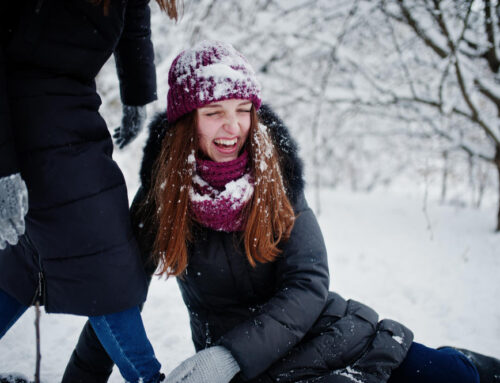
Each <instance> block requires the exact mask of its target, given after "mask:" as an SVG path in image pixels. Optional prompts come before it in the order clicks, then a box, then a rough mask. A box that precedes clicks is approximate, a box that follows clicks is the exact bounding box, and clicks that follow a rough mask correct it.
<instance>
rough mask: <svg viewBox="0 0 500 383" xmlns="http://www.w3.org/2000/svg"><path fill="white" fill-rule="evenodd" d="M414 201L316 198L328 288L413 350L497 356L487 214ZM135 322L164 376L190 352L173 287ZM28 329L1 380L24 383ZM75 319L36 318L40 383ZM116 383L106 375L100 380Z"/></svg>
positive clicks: (498, 240)
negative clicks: (387, 321)
mask: <svg viewBox="0 0 500 383" xmlns="http://www.w3.org/2000/svg"><path fill="white" fill-rule="evenodd" d="M127 179H128V180H130V177H127ZM129 187H131V188H132V185H129ZM309 194H312V193H308V195H309ZM422 198H423V195H420V194H419V192H413V193H411V194H410V193H403V192H396V191H390V190H388V191H384V192H380V193H371V194H362V193H352V192H343V191H333V190H328V189H325V190H322V199H323V213H322V215H321V216H320V217H319V222H320V225H321V228H322V230H323V235H324V238H325V241H326V245H327V248H328V251H329V264H330V272H331V285H330V289H332V290H335V291H337V292H339V293H340V294H341V295H343V296H344V297H346V298H353V299H356V300H359V301H361V302H363V303H366V304H368V305H370V306H372V307H373V308H374V309H375V310H376V311H377V312H378V313H379V314H380V317H381V318H382V317H388V318H391V319H395V320H398V321H401V322H402V323H403V324H405V325H406V326H408V327H409V328H410V329H412V331H413V332H414V333H415V340H416V341H418V342H421V343H424V344H426V345H428V346H431V347H438V346H442V345H452V346H460V347H465V348H469V349H472V350H475V351H478V352H482V353H486V354H490V355H494V356H496V357H500V305H499V304H498V296H500V282H499V277H498V276H499V275H500V257H499V256H498V249H500V235H499V234H495V233H493V232H492V227H494V222H495V216H494V210H493V209H492V208H491V207H485V208H484V209H471V208H463V207H460V208H458V207H454V206H447V205H440V204H438V203H436V202H433V201H432V200H431V201H429V202H428V203H427V206H426V214H427V216H428V218H426V217H425V214H424V212H423V209H422ZM309 202H310V204H311V205H312V202H313V201H312V199H310V200H309ZM143 318H144V322H145V327H146V330H147V333H148V335H149V337H150V339H151V340H152V343H153V346H154V348H155V351H156V355H157V357H158V359H159V360H160V362H161V363H162V365H163V370H164V371H165V372H169V371H171V370H172V369H173V368H174V367H175V366H176V365H177V364H178V363H180V362H181V361H182V360H183V359H185V358H186V357H188V356H190V355H191V354H192V353H193V352H194V348H193V346H192V344H191V340H190V338H191V336H190V330H189V320H188V315H187V310H186V308H185V306H184V304H183V302H182V300H181V297H180V293H179V291H178V288H177V284H176V282H175V280H173V279H169V280H167V281H165V280H164V279H157V278H155V279H154V280H153V282H152V285H151V289H150V291H149V295H148V301H147V303H146V305H145V306H144V311H143ZM33 321H34V311H33V310H32V309H30V310H29V311H28V312H27V313H26V314H25V315H24V316H23V317H22V318H21V319H20V320H19V321H18V322H17V323H16V324H15V325H14V326H13V328H12V329H11V331H9V332H8V333H7V334H6V335H5V337H4V338H3V339H2V340H1V341H0V368H1V372H3V373H8V372H14V371H17V372H20V373H23V374H25V375H28V376H32V374H33V372H34V366H35V345H34V339H35V338H34V337H35V331H34V326H33ZM84 321H85V319H84V318H81V317H76V316H70V315H59V314H50V315H47V314H44V315H42V320H41V336H42V339H41V342H42V381H43V382H44V383H53V382H54V383H55V382H59V381H60V379H61V375H62V373H63V371H64V367H65V365H66V363H67V360H68V359H69V357H70V354H71V351H72V349H73V347H74V345H75V344H76V341H77V338H78V335H79V331H80V329H81V327H82V325H83V323H84ZM121 381H122V380H121V378H120V375H119V373H118V372H117V371H116V369H115V371H114V372H113V375H112V377H111V379H110V382H115V383H116V382H121Z"/></svg>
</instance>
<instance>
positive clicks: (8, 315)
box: [0, 289, 28, 339]
mask: <svg viewBox="0 0 500 383" xmlns="http://www.w3.org/2000/svg"><path fill="white" fill-rule="evenodd" d="M27 309H28V307H27V306H25V305H23V304H22V303H20V302H18V301H17V300H16V299H14V298H12V297H11V296H10V295H9V294H7V293H6V292H5V291H3V290H2V289H0V339H2V337H3V336H4V335H5V333H6V332H7V331H8V330H9V328H11V327H12V325H13V324H14V323H16V321H17V320H18V319H19V317H20V316H21V315H23V314H24V312H25V311H26V310H27Z"/></svg>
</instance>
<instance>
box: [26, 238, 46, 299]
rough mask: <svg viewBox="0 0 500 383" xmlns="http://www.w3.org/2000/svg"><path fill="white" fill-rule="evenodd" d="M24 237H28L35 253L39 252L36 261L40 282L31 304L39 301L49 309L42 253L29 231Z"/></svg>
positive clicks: (27, 240) (27, 239)
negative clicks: (30, 236)
mask: <svg viewBox="0 0 500 383" xmlns="http://www.w3.org/2000/svg"><path fill="white" fill-rule="evenodd" d="M24 237H25V238H26V242H27V243H28V246H29V247H30V248H31V250H32V252H33V254H37V259H36V260H35V261H36V263H37V264H38V283H37V287H36V290H35V294H34V296H33V299H32V300H31V305H34V304H35V303H37V302H38V304H40V305H45V309H47V299H46V294H45V290H46V289H45V276H44V274H43V268H42V260H41V259H40V255H39V254H38V252H37V251H36V249H35V246H33V243H32V242H31V240H30V238H29V236H28V234H27V233H25V234H24ZM33 258H35V256H33Z"/></svg>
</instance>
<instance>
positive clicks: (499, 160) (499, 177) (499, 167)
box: [495, 145, 500, 232]
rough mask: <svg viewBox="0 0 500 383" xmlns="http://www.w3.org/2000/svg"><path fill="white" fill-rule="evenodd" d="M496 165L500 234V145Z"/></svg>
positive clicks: (496, 152) (496, 153)
mask: <svg viewBox="0 0 500 383" xmlns="http://www.w3.org/2000/svg"><path fill="white" fill-rule="evenodd" d="M495 165H496V167H497V172H498V214H497V230H496V231H497V232H500V145H498V146H497V147H496V151H495Z"/></svg>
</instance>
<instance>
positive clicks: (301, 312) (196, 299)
mask: <svg viewBox="0 0 500 383" xmlns="http://www.w3.org/2000/svg"><path fill="white" fill-rule="evenodd" d="M169 86H170V88H169V91H168V101H167V111H166V116H165V114H162V115H160V116H158V117H157V118H156V119H155V120H154V121H153V122H152V124H151V126H150V136H149V139H148V141H147V144H146V147H145V149H144V159H143V163H142V167H141V183H142V185H141V188H140V189H139V191H138V193H137V195H136V197H135V199H134V203H133V204H132V218H133V229H134V231H135V232H136V235H137V238H138V241H139V247H140V248H141V252H142V253H143V256H144V258H145V259H147V258H148V257H149V258H150V261H151V262H150V263H149V264H148V265H151V264H152V265H153V268H154V265H156V264H158V266H159V269H158V270H159V273H160V274H166V275H169V276H171V275H174V276H177V277H178V278H177V282H178V284H179V287H180V290H181V293H182V297H183V299H184V302H185V304H186V306H187V307H188V312H189V316H190V324H191V331H192V339H193V342H194V345H195V348H196V351H197V353H196V354H195V355H194V356H192V357H190V358H188V359H187V360H185V361H184V362H182V363H181V364H180V365H179V366H178V367H177V368H176V369H174V371H172V372H171V374H170V375H169V376H168V377H167V378H166V382H168V383H181V382H182V383H202V382H203V383H227V382H230V381H231V382H253V383H257V382H262V383H271V382H280V383H283V382H310V383H312V382H321V383H347V382H349V383H350V382H358V383H359V382H362V383H383V382H387V381H388V382H390V383H403V382H404V383H417V382H418V383H438V382H439V383H442V382H454V383H466V382H467V383H477V382H479V375H480V376H481V380H480V381H481V383H485V382H488V383H490V382H494V381H495V380H494V379H495V373H496V374H498V373H500V364H499V361H498V360H496V359H494V358H489V357H485V356H482V355H479V354H475V353H472V354H470V355H472V356H473V357H474V358H476V359H475V360H476V363H472V362H471V361H470V360H469V359H468V358H467V357H466V356H465V355H464V353H462V352H459V351H458V350H456V349H453V348H449V347H447V348H443V349H441V350H435V349H431V348H428V347H425V346H424V345H421V344H419V343H416V342H413V334H412V332H411V331H410V330H409V329H407V328H406V327H405V326H403V325H402V324H400V323H397V322H395V321H392V320H388V319H385V320H381V321H379V319H378V315H377V314H376V312H375V311H373V310H372V309H371V308H369V307H367V306H366V305H364V304H362V303H359V302H356V301H353V300H348V301H346V300H344V299H343V298H342V297H340V296H339V295H338V294H335V293H333V292H329V291H328V286H329V272H328V265H327V255H326V249H325V245H324V242H323V238H322V235H321V230H320V228H319V226H318V224H317V221H316V218H315V216H314V214H313V212H312V211H311V209H310V208H309V207H308V205H307V202H306V200H305V197H304V190H303V189H304V180H303V176H302V162H301V160H300V159H299V157H298V153H297V147H296V144H295V142H294V141H293V139H292V138H291V137H290V134H289V132H288V130H287V128H286V127H285V126H284V124H283V123H282V121H281V120H280V119H279V118H278V117H277V116H276V115H275V114H274V113H273V112H272V110H271V109H270V108H269V107H268V106H263V107H260V106H261V97H260V86H259V83H258V81H257V79H256V78H255V74H254V71H253V70H252V68H251V67H250V65H249V64H248V62H247V61H246V59H245V58H244V57H243V56H242V55H241V54H240V53H238V52H237V51H236V50H235V49H234V48H233V47H232V46H230V45H229V44H225V43H221V42H202V43H199V44H198V45H196V46H194V47H193V48H191V49H187V50H185V51H183V52H182V53H181V54H180V55H179V56H178V57H177V58H176V59H175V60H174V62H173V63H172V66H171V68H170V72H169ZM165 117H166V118H165ZM87 328H88V327H87ZM90 330H91V329H90ZM96 343H97V344H98V342H96V341H95V338H94V337H93V336H92V331H84V332H83V333H82V336H81V338H80V341H79V344H78V345H77V350H78V349H79V347H80V346H82V348H83V349H90V348H91V347H90V345H92V344H96ZM93 350H94V351H95V352H94V353H92V354H90V353H87V355H88V356H89V359H91V358H93V360H92V361H89V364H88V366H92V363H101V362H105V361H104V358H98V354H99V351H97V349H96V348H93ZM486 363H490V365H489V366H488V365H486ZM93 367H94V368H95V367H96V366H93ZM478 370H479V375H478Z"/></svg>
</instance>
